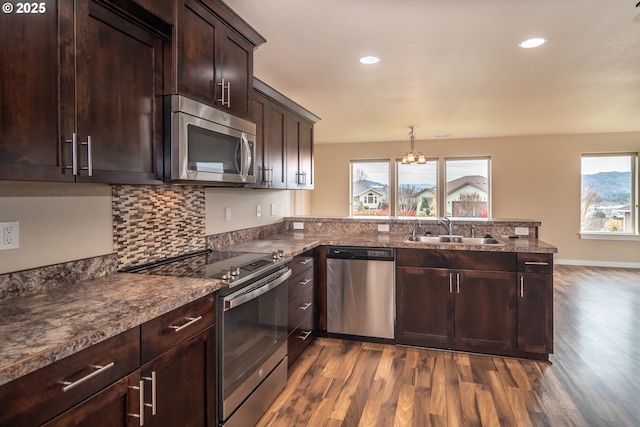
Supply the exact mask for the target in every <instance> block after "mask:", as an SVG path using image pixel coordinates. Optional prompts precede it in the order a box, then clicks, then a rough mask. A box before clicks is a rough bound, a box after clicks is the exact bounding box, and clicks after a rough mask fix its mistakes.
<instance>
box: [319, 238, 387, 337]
mask: <svg viewBox="0 0 640 427" xmlns="http://www.w3.org/2000/svg"><path fill="white" fill-rule="evenodd" d="M395 313H396V304H395V250H394V249H392V248H366V247H346V246H329V247H328V248H327V332H328V333H329V334H341V335H342V334H344V335H355V336H361V337H372V338H384V339H394V338H395Z"/></svg>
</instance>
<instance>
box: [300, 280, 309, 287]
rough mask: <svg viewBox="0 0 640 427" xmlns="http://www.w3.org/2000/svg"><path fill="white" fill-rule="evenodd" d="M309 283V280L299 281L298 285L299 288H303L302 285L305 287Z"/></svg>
mask: <svg viewBox="0 0 640 427" xmlns="http://www.w3.org/2000/svg"><path fill="white" fill-rule="evenodd" d="M310 281H311V279H304V280H300V281H299V282H298V285H300V286H304V285H306V284H307V283H309V282H310Z"/></svg>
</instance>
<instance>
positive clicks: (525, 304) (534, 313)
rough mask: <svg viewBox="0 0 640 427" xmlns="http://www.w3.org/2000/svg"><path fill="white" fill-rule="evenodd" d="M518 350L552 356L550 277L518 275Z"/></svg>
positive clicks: (548, 275)
mask: <svg viewBox="0 0 640 427" xmlns="http://www.w3.org/2000/svg"><path fill="white" fill-rule="evenodd" d="M518 350H520V351H526V352H531V353H540V354H549V353H553V275H551V274H540V273H519V274H518Z"/></svg>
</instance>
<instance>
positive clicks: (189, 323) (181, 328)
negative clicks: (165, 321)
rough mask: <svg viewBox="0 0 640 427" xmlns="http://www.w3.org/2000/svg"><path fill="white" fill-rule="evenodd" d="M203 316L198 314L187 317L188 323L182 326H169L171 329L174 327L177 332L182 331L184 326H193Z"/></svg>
mask: <svg viewBox="0 0 640 427" xmlns="http://www.w3.org/2000/svg"><path fill="white" fill-rule="evenodd" d="M201 319H202V316H198V317H187V318H186V320H188V322H187V323H185V324H184V325H182V326H173V325H171V326H169V329H173V330H174V331H175V332H180V331H181V330H183V329H184V328H186V327H187V326H191V325H193V324H194V323H196V322H197V321H198V320H201Z"/></svg>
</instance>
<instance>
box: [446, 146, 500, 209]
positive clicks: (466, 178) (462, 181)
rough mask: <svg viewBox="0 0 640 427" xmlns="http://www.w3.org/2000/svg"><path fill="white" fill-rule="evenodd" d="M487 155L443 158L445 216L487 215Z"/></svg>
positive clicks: (488, 163)
mask: <svg viewBox="0 0 640 427" xmlns="http://www.w3.org/2000/svg"><path fill="white" fill-rule="evenodd" d="M489 166H490V160H489V158H468V159H445V176H446V189H445V191H446V195H445V199H446V207H445V215H447V216H456V217H474V218H487V217H489V216H490V210H491V204H490V201H491V185H490V184H491V183H490V180H489V177H490V174H489Z"/></svg>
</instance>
